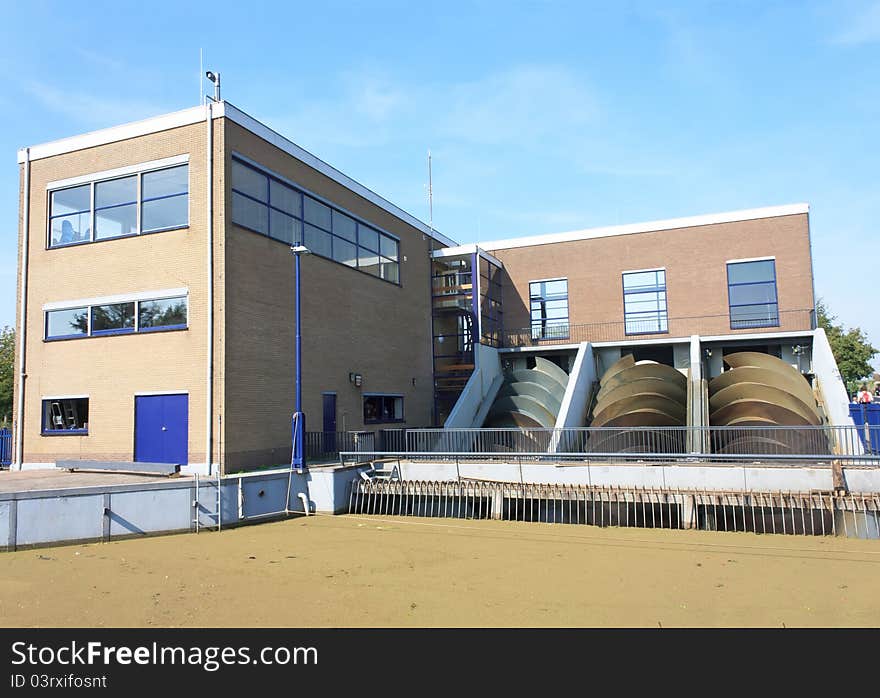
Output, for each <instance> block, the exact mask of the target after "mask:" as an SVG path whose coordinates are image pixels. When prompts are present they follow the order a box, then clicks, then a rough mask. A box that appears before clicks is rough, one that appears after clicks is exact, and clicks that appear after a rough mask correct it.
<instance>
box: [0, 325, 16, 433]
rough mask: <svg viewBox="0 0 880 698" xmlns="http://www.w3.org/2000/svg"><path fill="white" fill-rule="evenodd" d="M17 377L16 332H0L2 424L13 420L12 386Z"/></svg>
mask: <svg viewBox="0 0 880 698" xmlns="http://www.w3.org/2000/svg"><path fill="white" fill-rule="evenodd" d="M14 376H15V330H14V329H13V328H11V327H4V328H3V329H2V330H0V424H8V423H9V420H10V419H11V418H12V385H13V382H14Z"/></svg>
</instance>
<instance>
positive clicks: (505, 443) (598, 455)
mask: <svg viewBox="0 0 880 698" xmlns="http://www.w3.org/2000/svg"><path fill="white" fill-rule="evenodd" d="M863 431H864V429H863V428H862V427H858V426H819V427H780V426H774V427H764V426H745V427H712V426H709V427H631V428H620V427H582V428H569V429H543V428H535V429H524V428H523V429H516V428H509V429H407V430H406V431H405V432H404V435H403V441H404V443H403V444H402V446H400V447H398V448H389V449H376V450H375V451H374V452H372V453H367V450H366V449H359V450H358V451H357V452H356V450H355V449H350V451H349V452H346V451H345V450H344V449H340V459H341V460H342V461H343V462H346V461H350V460H352V459H357V458H360V459H361V460H363V459H364V458H366V457H368V456H369V457H375V458H381V457H405V458H407V459H408V460H422V461H429V460H444V459H456V460H474V459H480V460H484V459H489V460H495V461H497V460H506V461H513V462H523V461H533V462H567V461H581V462H599V461H612V462H619V461H624V462H626V461H642V462H646V461H649V462H674V461H679V460H688V461H703V462H712V463H743V462H747V463H748V462H767V463H774V464H786V463H810V464H819V465H822V464H824V465H829V466H830V465H831V464H832V463H835V462H836V463H840V464H848V465H864V466H880V452H878V451H877V450H875V449H874V448H872V444H871V441H870V439H871V436H872V435H873V434H871V433H868V434H867V435H866V434H865V433H862V432H863ZM866 437H867V439H868V444H867V445H866V444H864V439H865V438H866ZM398 438H399V437H398ZM698 444H704V445H705V447H703V448H697V449H693V447H691V446H689V445H698Z"/></svg>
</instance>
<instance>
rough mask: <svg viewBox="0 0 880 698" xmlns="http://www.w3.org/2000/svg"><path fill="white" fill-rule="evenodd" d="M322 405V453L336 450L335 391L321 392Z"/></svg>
mask: <svg viewBox="0 0 880 698" xmlns="http://www.w3.org/2000/svg"><path fill="white" fill-rule="evenodd" d="M322 397H323V407H324V444H323V451H324V453H333V452H334V451H335V450H336V393H324V394H323V396H322Z"/></svg>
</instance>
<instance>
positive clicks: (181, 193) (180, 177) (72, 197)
mask: <svg viewBox="0 0 880 698" xmlns="http://www.w3.org/2000/svg"><path fill="white" fill-rule="evenodd" d="M187 225H189V165H175V166H174V167H165V168H162V169H158V170H149V171H145V172H139V173H136V174H131V175H126V176H124V177H114V178H111V179H104V180H96V181H94V182H89V183H88V184H79V185H77V186H74V187H68V188H66V189H58V190H55V191H52V192H50V193H49V247H64V246H66V245H73V244H77V243H82V242H94V241H97V240H108V239H111V238H118V237H126V236H130V235H138V234H140V233H154V232H158V231H161V230H172V229H175V228H185V227H186V226H187Z"/></svg>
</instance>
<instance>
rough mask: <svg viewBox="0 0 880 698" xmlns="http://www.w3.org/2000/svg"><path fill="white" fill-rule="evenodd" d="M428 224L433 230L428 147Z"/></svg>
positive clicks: (432, 197)
mask: <svg viewBox="0 0 880 698" xmlns="http://www.w3.org/2000/svg"><path fill="white" fill-rule="evenodd" d="M428 225H429V226H430V228H431V232H433V231H434V184H433V181H432V178H431V150H430V148H429V149H428Z"/></svg>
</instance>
